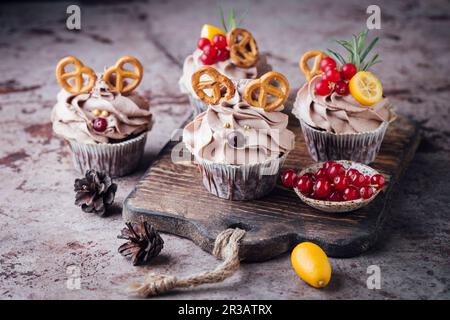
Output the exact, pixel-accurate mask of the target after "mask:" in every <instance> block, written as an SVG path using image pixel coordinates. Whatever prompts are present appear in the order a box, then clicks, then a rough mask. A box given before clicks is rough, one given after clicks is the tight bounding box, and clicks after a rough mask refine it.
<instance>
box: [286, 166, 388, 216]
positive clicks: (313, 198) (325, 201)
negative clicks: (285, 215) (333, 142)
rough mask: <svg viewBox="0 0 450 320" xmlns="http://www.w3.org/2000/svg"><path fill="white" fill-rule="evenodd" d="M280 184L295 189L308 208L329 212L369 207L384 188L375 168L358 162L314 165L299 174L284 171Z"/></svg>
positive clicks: (289, 170)
mask: <svg viewBox="0 0 450 320" xmlns="http://www.w3.org/2000/svg"><path fill="white" fill-rule="evenodd" d="M281 182H282V183H283V185H284V186H285V187H292V188H294V191H295V193H297V195H298V196H299V197H300V199H301V200H302V201H303V202H304V203H306V204H307V205H309V206H311V207H313V208H316V209H318V210H321V211H326V212H350V211H354V210H357V209H359V208H362V207H364V206H366V205H368V204H369V203H370V202H371V201H372V200H373V199H375V197H376V196H377V195H378V194H379V192H380V191H381V190H382V189H383V187H384V185H385V178H384V177H383V175H381V174H380V173H379V172H378V171H376V170H375V169H373V168H371V167H369V166H367V165H364V164H362V163H359V162H354V161H348V160H336V161H331V160H329V161H326V162H319V163H315V164H313V165H311V166H309V167H307V168H305V169H303V170H302V171H301V172H300V173H298V174H297V173H296V171H295V170H293V169H288V170H285V171H283V172H282V174H281Z"/></svg>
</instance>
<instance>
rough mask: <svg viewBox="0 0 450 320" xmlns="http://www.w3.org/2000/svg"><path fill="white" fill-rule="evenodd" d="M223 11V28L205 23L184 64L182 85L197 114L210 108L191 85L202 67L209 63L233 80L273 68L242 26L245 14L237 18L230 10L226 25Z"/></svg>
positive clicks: (249, 77) (252, 75)
mask: <svg viewBox="0 0 450 320" xmlns="http://www.w3.org/2000/svg"><path fill="white" fill-rule="evenodd" d="M220 12H221V21H222V25H223V29H220V28H217V27H215V26H212V25H208V24H205V25H204V26H203V28H202V30H201V35H200V38H199V40H198V42H197V48H196V49H195V51H194V52H193V53H192V54H190V55H189V56H188V57H187V58H186V59H185V61H184V64H183V74H182V76H181V78H180V80H179V87H180V90H181V92H183V93H186V94H187V95H188V97H189V101H190V103H191V105H192V107H193V108H194V116H195V115H197V114H199V113H201V112H203V111H205V110H206V109H207V108H208V105H207V104H205V103H204V102H203V101H202V100H201V99H199V97H198V96H197V94H196V93H195V91H194V90H193V88H192V85H191V78H192V75H193V73H194V72H196V71H197V70H199V69H200V68H202V67H203V66H210V67H212V68H214V69H216V70H217V71H219V72H220V73H221V74H223V75H225V76H226V77H228V78H229V79H231V80H241V79H256V78H257V77H259V76H261V75H262V74H264V73H266V72H268V71H270V70H271V69H272V67H271V66H270V65H269V64H267V59H266V56H265V55H262V54H260V52H259V50H258V46H257V44H256V40H255V38H254V37H253V35H252V34H251V33H250V32H249V31H248V30H246V29H243V28H240V27H239V23H240V22H241V21H242V18H243V17H242V16H241V17H236V13H235V11H234V10H231V11H230V15H229V17H228V19H227V21H228V24H226V23H225V17H224V14H223V11H222V10H221V11H220Z"/></svg>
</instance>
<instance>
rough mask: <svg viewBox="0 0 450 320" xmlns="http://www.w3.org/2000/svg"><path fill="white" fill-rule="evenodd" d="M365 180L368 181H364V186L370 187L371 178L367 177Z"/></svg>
mask: <svg viewBox="0 0 450 320" xmlns="http://www.w3.org/2000/svg"><path fill="white" fill-rule="evenodd" d="M364 178H365V179H366V181H364V185H365V186H368V185H370V176H365V177H364Z"/></svg>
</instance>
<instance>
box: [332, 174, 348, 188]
mask: <svg viewBox="0 0 450 320" xmlns="http://www.w3.org/2000/svg"><path fill="white" fill-rule="evenodd" d="M333 183H334V188H335V189H336V190H338V191H344V190H345V188H347V186H348V183H347V177H346V176H345V175H343V174H341V175H338V176H336V177H334V179H333Z"/></svg>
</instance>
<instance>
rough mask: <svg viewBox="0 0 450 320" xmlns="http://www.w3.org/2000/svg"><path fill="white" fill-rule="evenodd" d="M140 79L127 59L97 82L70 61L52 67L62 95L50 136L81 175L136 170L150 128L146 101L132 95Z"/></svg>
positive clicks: (138, 65) (138, 67)
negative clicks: (64, 144)
mask: <svg viewBox="0 0 450 320" xmlns="http://www.w3.org/2000/svg"><path fill="white" fill-rule="evenodd" d="M128 66H131V69H130V68H128ZM68 69H71V70H68ZM142 76H143V68H142V65H141V63H140V62H139V61H138V60H137V59H136V58H134V57H131V56H124V57H122V58H120V59H119V60H118V61H117V62H116V64H115V65H114V66H112V67H110V68H108V69H106V70H105V72H104V73H103V74H101V75H99V76H97V74H96V73H95V72H94V71H93V70H92V69H91V68H89V67H88V66H86V65H84V64H83V63H82V62H81V61H80V60H78V59H77V58H75V57H73V56H69V57H66V58H63V59H62V60H61V61H60V62H59V63H58V65H57V67H56V79H57V80H58V83H59V84H60V86H61V87H62V89H61V91H60V92H59V93H58V96H57V103H56V105H55V106H54V108H53V110H52V115H51V120H52V124H53V130H54V132H55V133H56V134H57V135H58V136H59V137H61V138H63V139H65V140H66V141H67V142H68V144H69V146H70V148H71V150H72V158H73V162H74V165H75V168H76V169H77V170H78V171H80V172H81V173H84V172H85V171H86V170H88V169H94V170H97V171H104V172H106V173H107V174H108V175H110V176H123V175H126V174H128V173H131V172H132V171H133V170H134V169H135V168H136V167H137V165H138V164H139V161H140V159H141V157H142V154H143V151H144V146H145V142H146V139H147V132H148V131H149V130H150V129H151V126H152V114H151V113H150V111H149V103H148V101H147V100H146V99H145V98H144V97H143V96H141V95H139V94H138V93H137V92H135V91H134V89H135V88H136V87H137V86H138V85H139V83H140V82H141V79H142Z"/></svg>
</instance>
